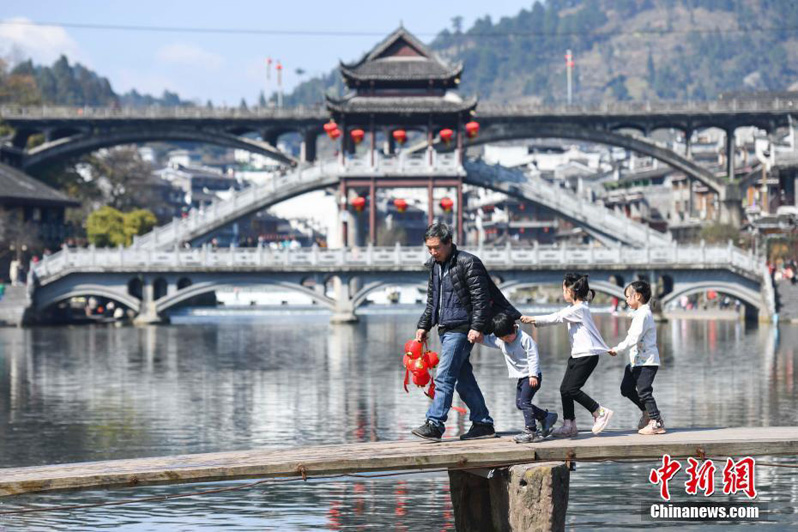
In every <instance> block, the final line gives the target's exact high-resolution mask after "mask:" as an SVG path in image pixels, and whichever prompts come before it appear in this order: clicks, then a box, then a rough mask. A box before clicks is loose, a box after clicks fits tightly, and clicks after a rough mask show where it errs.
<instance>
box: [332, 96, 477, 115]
mask: <svg viewBox="0 0 798 532" xmlns="http://www.w3.org/2000/svg"><path fill="white" fill-rule="evenodd" d="M476 105H477V99H476V98H468V99H466V100H460V99H459V98H458V99H449V98H441V97H435V96H404V97H401V96H381V97H373V96H352V97H350V98H346V99H343V100H334V99H332V98H329V97H328V99H327V106H328V107H329V108H330V110H331V111H335V112H339V113H436V114H438V113H463V112H467V111H470V110H471V109H474V108H475V107H476Z"/></svg>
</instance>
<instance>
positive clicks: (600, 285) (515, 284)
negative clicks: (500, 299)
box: [499, 278, 625, 300]
mask: <svg viewBox="0 0 798 532" xmlns="http://www.w3.org/2000/svg"><path fill="white" fill-rule="evenodd" d="M538 286H551V283H550V282H548V281H507V282H505V283H502V284H501V285H499V290H501V291H502V292H504V291H505V290H507V291H509V290H519V289H521V288H530V287H538ZM590 288H591V289H593V290H595V291H596V292H600V293H602V294H606V295H608V296H613V297H617V298H619V299H621V300H622V299H623V298H624V297H625V296H624V295H623V287H622V286H618V285H616V284H613V283H612V282H610V281H598V280H595V279H592V278H591V279H590Z"/></svg>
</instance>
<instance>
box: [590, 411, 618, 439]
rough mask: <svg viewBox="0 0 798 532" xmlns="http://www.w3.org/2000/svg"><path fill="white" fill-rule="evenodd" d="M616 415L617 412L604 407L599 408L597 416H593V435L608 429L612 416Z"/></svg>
mask: <svg viewBox="0 0 798 532" xmlns="http://www.w3.org/2000/svg"><path fill="white" fill-rule="evenodd" d="M614 413H615V412H613V411H612V410H610V409H609V408H604V407H603V406H599V409H598V411H597V413H596V415H594V416H593V419H594V421H593V428H592V429H591V430H592V431H593V434H598V433H599V432H601V431H602V430H604V429H605V428H607V424H608V423H609V422H610V419H612V415H613V414H614Z"/></svg>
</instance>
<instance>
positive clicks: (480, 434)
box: [460, 423, 496, 440]
mask: <svg viewBox="0 0 798 532" xmlns="http://www.w3.org/2000/svg"><path fill="white" fill-rule="evenodd" d="M495 437H496V430H495V429H494V428H493V425H490V424H487V423H474V424H472V425H471V428H470V429H468V432H466V433H465V434H463V435H461V436H460V439H461V440H485V439H488V438H495Z"/></svg>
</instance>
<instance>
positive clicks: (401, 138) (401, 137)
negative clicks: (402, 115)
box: [393, 129, 407, 146]
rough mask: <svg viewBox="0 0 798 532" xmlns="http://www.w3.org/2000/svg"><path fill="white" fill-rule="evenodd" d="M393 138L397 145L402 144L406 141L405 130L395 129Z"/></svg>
mask: <svg viewBox="0 0 798 532" xmlns="http://www.w3.org/2000/svg"><path fill="white" fill-rule="evenodd" d="M393 140H395V141H396V142H397V143H399V145H400V146H401V145H403V144H404V143H405V142H407V131H405V130H404V129H396V130H394V132H393Z"/></svg>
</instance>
